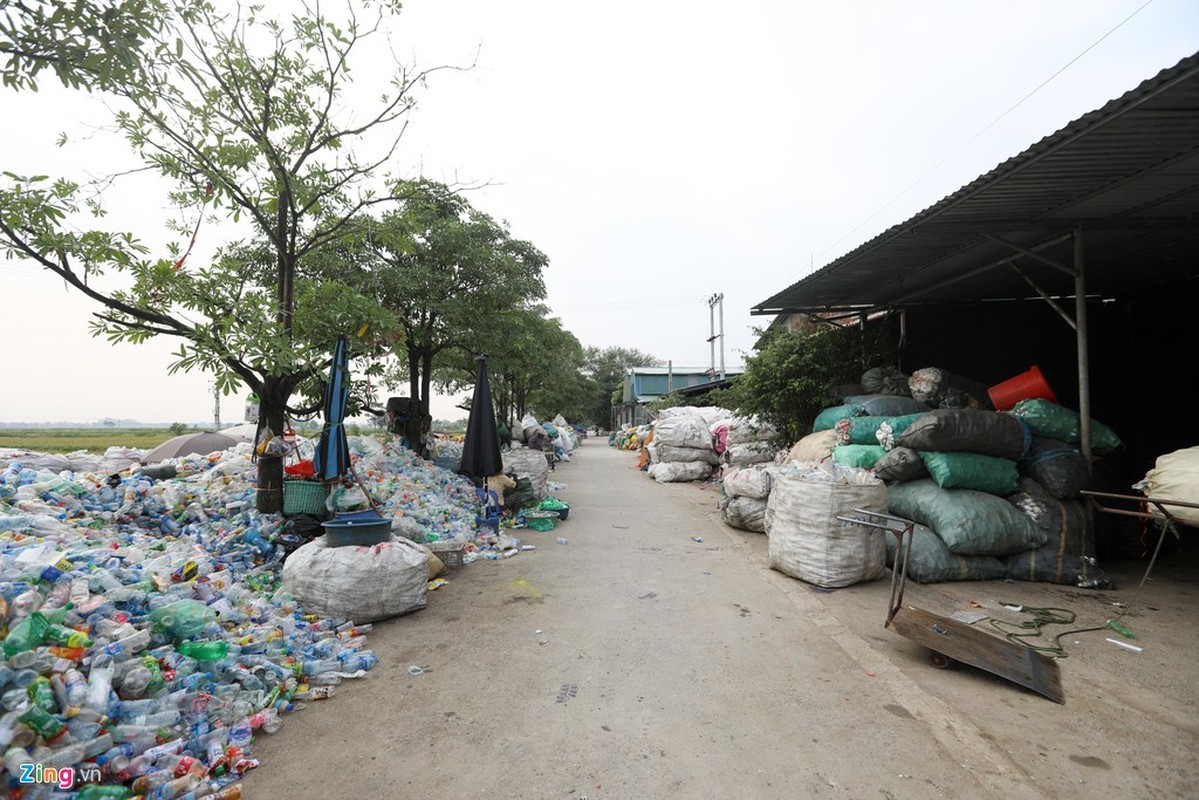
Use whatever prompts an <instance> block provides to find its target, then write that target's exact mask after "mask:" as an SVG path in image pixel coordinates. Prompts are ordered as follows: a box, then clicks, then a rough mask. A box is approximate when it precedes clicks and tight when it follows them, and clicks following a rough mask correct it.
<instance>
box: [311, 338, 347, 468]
mask: <svg viewBox="0 0 1199 800" xmlns="http://www.w3.org/2000/svg"><path fill="white" fill-rule="evenodd" d="M349 400H350V362H349V358H348V356H347V353H346V340H345V337H344V336H343V337H341V338H339V339H338V340H337V346H336V347H334V348H333V358H332V359H331V360H330V362H329V382H328V383H327V384H325V402H324V412H325V425H324V427H323V428H321V438H320V442H318V443H317V446H316V453H315V454H314V455H313V458H312V465H313V467H314V468H315V469H316V474H317V477H318V478H320V479H321V480H322V481H324V482H325V483H329V482H331V481H335V480H337V479H338V478H340V477H341V476H342V475H344V474H345V473H346V471H347V470H349V468H350V445H349V443H348V442H347V441H346V426H345V420H346V405H347V404H348V403H349Z"/></svg>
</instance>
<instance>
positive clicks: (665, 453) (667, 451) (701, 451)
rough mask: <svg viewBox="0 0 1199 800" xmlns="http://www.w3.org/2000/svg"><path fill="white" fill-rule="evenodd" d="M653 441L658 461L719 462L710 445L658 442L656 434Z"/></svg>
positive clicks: (714, 464)
mask: <svg viewBox="0 0 1199 800" xmlns="http://www.w3.org/2000/svg"><path fill="white" fill-rule="evenodd" d="M654 443H655V444H657V445H658V460H659V461H703V462H704V463H707V464H711V465H712V466H716V465H717V464H719V463H720V457H719V456H717V455H716V451H715V450H713V449H712V448H711V447H679V446H678V445H673V444H666V443H664V442H663V443H658V437H657V436H655V437H654Z"/></svg>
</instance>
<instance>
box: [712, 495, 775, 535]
mask: <svg viewBox="0 0 1199 800" xmlns="http://www.w3.org/2000/svg"><path fill="white" fill-rule="evenodd" d="M766 502H767V501H766V500H763V499H761V498H757V497H726V498H725V499H724V500H723V501H722V502H721V509H720V510H721V516H722V517H723V518H724V521H725V523H726V524H728V525H731V526H732V527H734V528H739V529H741V530H743V531H753V532H754V533H765V532H766Z"/></svg>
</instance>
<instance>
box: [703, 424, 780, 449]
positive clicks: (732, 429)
mask: <svg viewBox="0 0 1199 800" xmlns="http://www.w3.org/2000/svg"><path fill="white" fill-rule="evenodd" d="M721 425H728V428H729V433H728V439H726V443H727V444H729V445H734V444H746V443H748V442H764V441H766V440H768V439H770V438H771V437H772V436H774V433H775V431H774V428H772V427H770V426H769V425H767V424H766V423H765V422H762V421H761V420H759V419H758V418H757V417H729V418H728V419H722V420H720V421H719V422H717V423H716V424H715V425H712V426H711V427H710V428H709V429H708V430H709V431H710V432H711V433H713V434H715V433H716V429H717V428H718V427H719V426H721Z"/></svg>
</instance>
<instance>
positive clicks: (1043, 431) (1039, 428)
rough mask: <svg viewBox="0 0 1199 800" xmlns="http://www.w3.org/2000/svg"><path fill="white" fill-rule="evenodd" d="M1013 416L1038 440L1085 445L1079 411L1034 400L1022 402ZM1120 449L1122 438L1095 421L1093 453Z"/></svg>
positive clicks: (1092, 429) (1092, 424) (1092, 431)
mask: <svg viewBox="0 0 1199 800" xmlns="http://www.w3.org/2000/svg"><path fill="white" fill-rule="evenodd" d="M1011 413H1012V414H1013V416H1016V417H1019V418H1020V419H1022V420H1024V422H1025V424H1027V425H1028V427H1029V428H1031V429H1032V432H1033V433H1035V434H1036V435H1037V436H1044V437H1045V438H1046V439H1057V440H1058V441H1062V442H1069V443H1070V444H1080V443H1081V442H1082V418H1081V417H1080V416H1079V414H1078V412H1077V411H1074V410H1073V409H1069V408H1066V407H1065V406H1059V405H1058V404H1057V403H1051V402H1049V401H1048V400H1041V399H1039V398H1034V399H1031V400H1021V401H1020V402H1019V403H1016V406H1015V408H1013V409H1012V412H1011ZM1119 446H1120V437H1119V436H1117V435H1116V432H1115V431H1113V430H1112V429H1111V428H1109V427H1108V426H1106V425H1104V424H1103V423H1102V422H1100V421H1099V420H1097V419H1092V420H1091V450H1092V452H1094V453H1095V454H1096V455H1103V454H1104V453H1107V452H1109V451H1111V450H1115V449H1116V448H1117V447H1119Z"/></svg>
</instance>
